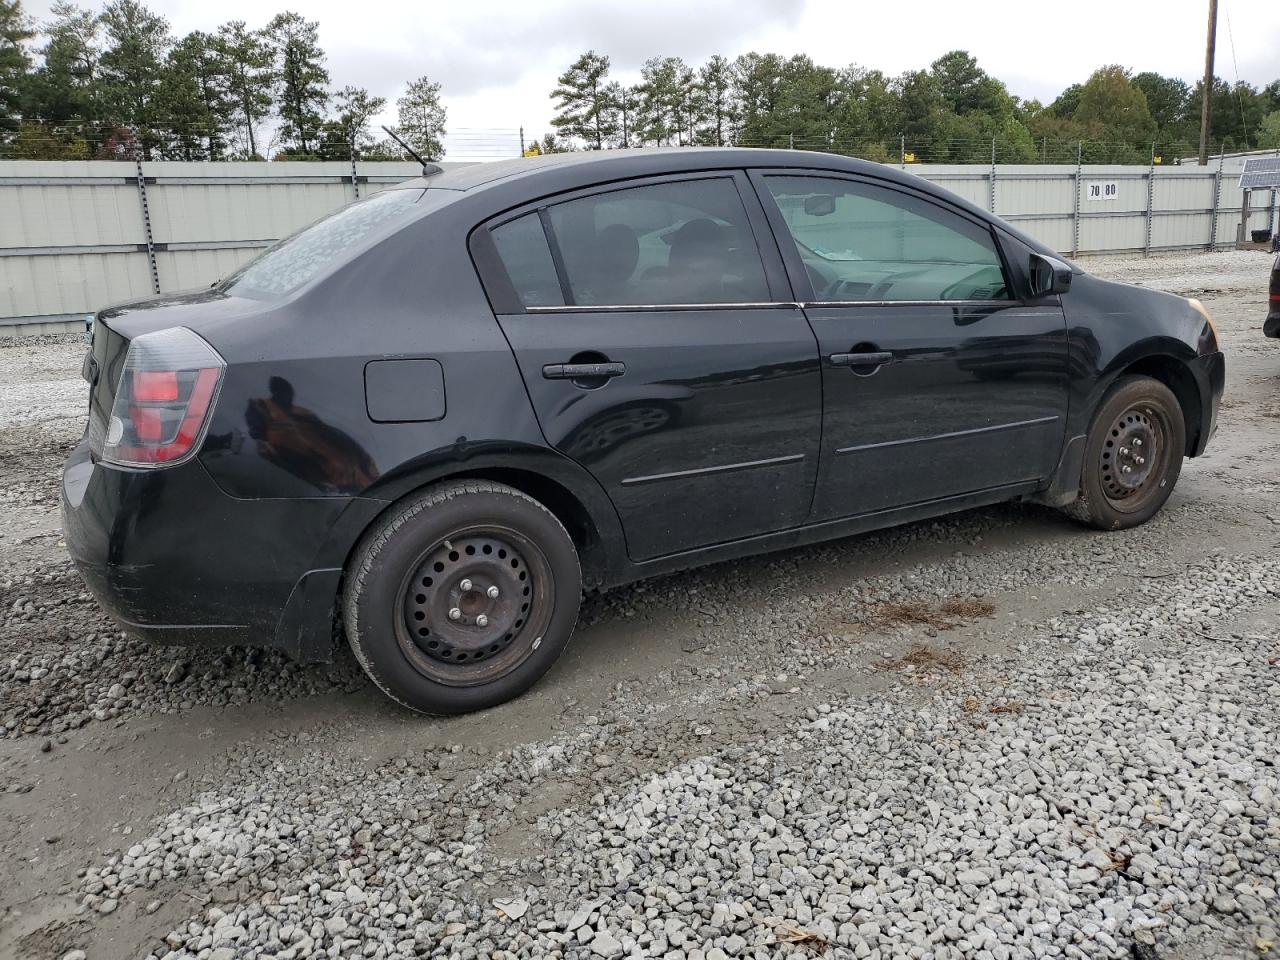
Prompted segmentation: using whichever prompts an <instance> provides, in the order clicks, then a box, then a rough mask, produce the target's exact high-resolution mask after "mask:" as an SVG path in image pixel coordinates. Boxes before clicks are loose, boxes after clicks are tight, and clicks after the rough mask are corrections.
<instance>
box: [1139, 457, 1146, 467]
mask: <svg viewBox="0 0 1280 960" xmlns="http://www.w3.org/2000/svg"><path fill="white" fill-rule="evenodd" d="M1146 462H1147V458H1146V457H1138V466H1142V465H1143V464H1144V463H1146Z"/></svg>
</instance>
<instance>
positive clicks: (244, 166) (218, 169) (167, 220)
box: [0, 161, 1275, 325]
mask: <svg viewBox="0 0 1280 960" xmlns="http://www.w3.org/2000/svg"><path fill="white" fill-rule="evenodd" d="M445 166H446V167H448V166H452V164H447V163H446V164H445ZM895 166H896V165H895ZM142 168H143V169H142V172H143V176H144V178H145V179H144V183H143V184H142V186H143V187H145V191H146V200H147V206H148V211H149V215H150V225H151V235H152V240H153V243H154V257H155V273H156V277H157V279H158V282H159V285H160V288H161V290H162V291H164V292H169V291H172V290H180V289H187V288H191V287H202V286H207V285H208V284H209V283H211V282H212V281H214V280H217V279H218V278H220V277H224V276H226V275H227V274H229V273H231V272H233V271H234V270H235V269H236V268H237V267H239V266H240V265H241V264H243V263H244V262H246V261H247V260H248V259H250V258H251V257H253V256H254V255H256V253H257V252H258V251H259V250H261V249H262V248H263V247H264V246H266V245H267V244H269V243H271V242H273V241H275V240H278V239H280V238H281V237H285V236H288V235H289V234H290V233H293V232H294V231H295V230H298V229H299V228H301V227H303V226H305V225H307V224H308V223H310V222H312V221H314V220H316V219H318V218H320V217H322V216H324V215H325V214H327V213H330V212H331V211H333V210H336V209H338V208H339V207H341V206H342V205H343V204H345V203H348V202H350V201H351V200H353V199H355V197H356V195H357V189H358V191H359V195H360V196H361V197H367V196H371V195H372V194H374V193H377V192H379V191H381V190H384V189H386V188H387V186H389V185H390V184H392V183H395V182H398V181H400V180H404V179H407V178H410V177H413V176H416V175H417V174H418V166H417V164H414V163H360V164H358V165H357V171H356V174H357V181H356V182H355V183H353V182H352V170H351V164H350V163H349V162H326V163H299V162H283V163H216V164H211V163H180V162H171V161H164V162H156V163H144V164H143V165H142ZM903 169H905V170H907V171H909V172H911V173H913V174H916V175H918V176H920V177H922V178H923V179H926V180H928V181H930V182H932V183H935V184H937V185H938V186H941V187H943V188H945V189H947V190H950V191H951V192H953V193H955V194H957V195H958V196H960V197H963V198H965V199H966V200H969V201H970V202H972V203H974V204H976V205H978V206H979V207H982V208H983V209H990V208H991V204H992V200H993V189H994V208H995V212H996V214H997V215H999V216H1002V217H1005V218H1007V219H1008V220H1010V221H1011V222H1013V223H1014V224H1015V225H1016V226H1017V227H1018V228H1019V229H1021V230H1022V231H1024V232H1025V233H1027V234H1029V235H1031V236H1033V237H1035V238H1037V239H1039V240H1041V241H1042V242H1044V243H1045V244H1047V245H1048V246H1050V247H1052V248H1053V249H1056V250H1061V251H1063V252H1064V253H1067V254H1072V253H1077V252H1078V253H1106V252H1142V251H1145V250H1169V249H1196V248H1208V247H1209V246H1210V245H1211V244H1212V245H1216V246H1219V247H1222V246H1229V245H1231V244H1233V243H1235V241H1236V237H1237V231H1238V229H1239V227H1240V220H1241V210H1240V205H1241V201H1242V193H1241V191H1240V189H1239V187H1237V186H1236V182H1237V179H1238V175H1239V174H1238V165H1237V168H1236V169H1232V168H1230V165H1228V168H1227V169H1224V170H1223V171H1222V174H1221V177H1220V179H1219V176H1218V168H1217V167H1214V166H1212V165H1211V166H1209V167H1187V166H1171V167H1156V168H1155V170H1154V180H1153V181H1151V182H1150V190H1149V191H1148V185H1149V180H1150V176H1151V168H1149V167H1144V166H1136V167H1125V166H1085V167H1082V168H1080V169H1079V171H1077V168H1076V167H1075V166H1074V165H1026V166H1003V165H1002V166H997V167H996V169H995V177H994V182H993V180H992V170H991V168H990V167H988V166H984V165H982V164H972V165H954V164H951V165H941V164H939V165H923V164H907V165H906V166H905V167H904V168H903ZM1077 173H1078V175H1077ZM1274 204H1275V200H1274V195H1273V194H1272V193H1271V192H1270V191H1254V192H1253V193H1252V194H1251V196H1250V210H1249V216H1248V219H1247V223H1246V228H1247V229H1249V230H1252V229H1260V228H1265V227H1268V226H1271V225H1272V224H1273V223H1274V222H1275V209H1274ZM1215 207H1216V209H1217V216H1216V217H1215V216H1214V215H1213V210H1214V209H1215ZM142 210H143V207H142V191H141V190H140V185H139V184H138V181H137V167H136V165H135V164H133V163H131V162H112V161H85V162H49V161H5V162H0V325H2V324H5V323H6V322H14V321H15V320H17V319H19V318H21V319H25V320H29V319H31V318H58V317H65V316H73V315H80V314H83V313H86V312H89V311H91V310H96V309H99V308H101V307H103V306H106V305H108V304H110V303H113V302H118V301H121V300H128V299H132V298H137V297H143V296H147V295H149V294H151V293H152V292H153V281H152V273H151V261H150V260H149V258H148V252H147V247H146V241H147V235H146V229H145V227H146V223H145V221H144V219H143V213H142ZM1246 238H1247V237H1246Z"/></svg>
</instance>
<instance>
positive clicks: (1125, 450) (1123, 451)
mask: <svg viewBox="0 0 1280 960" xmlns="http://www.w3.org/2000/svg"><path fill="white" fill-rule="evenodd" d="M1128 455H1129V448H1128V447H1121V448H1120V456H1122V457H1127V456H1128Z"/></svg>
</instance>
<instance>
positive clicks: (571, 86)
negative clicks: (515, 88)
mask: <svg viewBox="0 0 1280 960" xmlns="http://www.w3.org/2000/svg"><path fill="white" fill-rule="evenodd" d="M608 75H609V58H608V57H606V56H603V55H601V54H598V53H596V52H595V51H594V50H588V51H587V52H586V53H584V54H583V55H582V56H580V57H579V58H578V59H577V60H575V61H574V62H573V63H572V64H570V66H569V69H568V70H566V71H565V72H564V73H562V74H560V76H559V78H557V80H556V88H555V89H554V90H553V91H551V97H552V99H553V100H555V104H556V110H557V111H559V112H558V113H557V114H556V115H555V116H554V117H552V118H551V125H552V126H553V127H555V128H556V129H557V130H559V131H560V133H561V135H562V136H566V137H578V138H580V139H582V140H585V141H586V142H587V145H588V146H589V147H590V148H591V149H593V150H603V149H604V146H605V144H606V143H607V142H609V141H611V140H612V139H613V138H614V137H615V136H616V135H617V111H616V108H615V107H614V104H613V101H612V99H611V98H610V96H609V92H608V88H609V82H608V80H607V79H606V78H607V77H608Z"/></svg>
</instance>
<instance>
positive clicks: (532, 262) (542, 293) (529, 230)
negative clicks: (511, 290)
mask: <svg viewBox="0 0 1280 960" xmlns="http://www.w3.org/2000/svg"><path fill="white" fill-rule="evenodd" d="M489 235H490V236H491V237H493V245H494V246H495V247H497V249H498V257H499V258H500V259H501V260H502V265H503V266H504V267H506V269H507V276H508V277H509V278H510V279H511V285H512V286H513V287H515V291H516V295H517V296H518V297H519V298H520V302H521V303H523V304H524V305H525V306H526V307H560V306H564V295H563V294H562V293H561V292H560V280H559V279H558V278H557V277H556V266H555V262H554V261H553V260H552V259H551V248H550V247H549V246H547V235H546V234H545V233H544V232H543V230H542V220H541V219H540V218H539V217H538V215H537V214H536V213H529V214H525V215H524V216H523V217H520V218H519V219H516V220H512V221H511V222H510V223H504V224H502V226H500V227H494V228H493V229H492V230H490V231H489Z"/></svg>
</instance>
